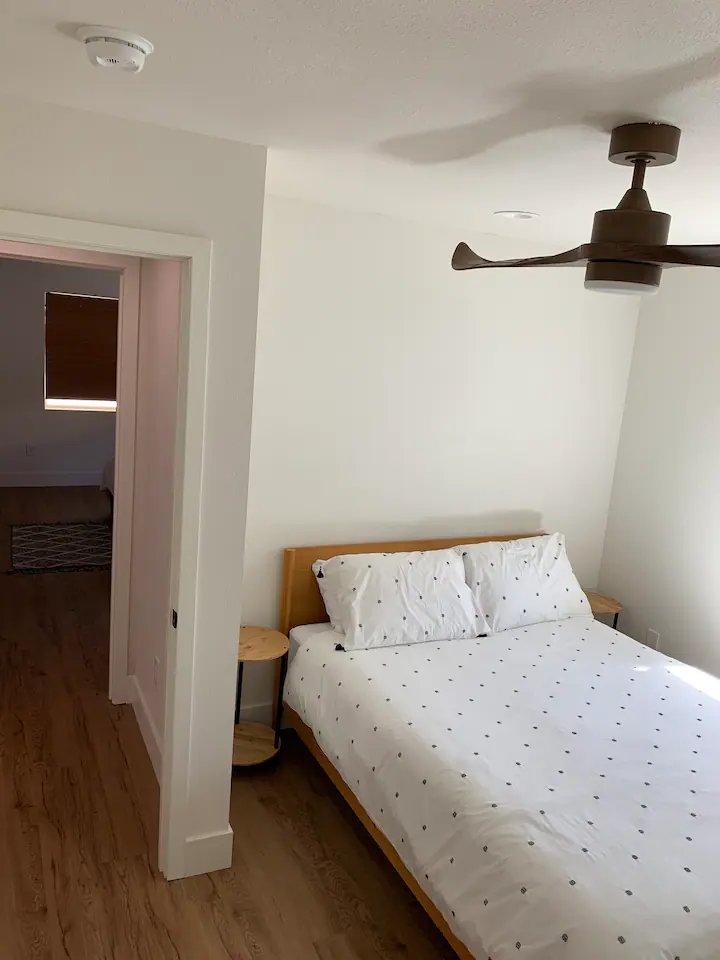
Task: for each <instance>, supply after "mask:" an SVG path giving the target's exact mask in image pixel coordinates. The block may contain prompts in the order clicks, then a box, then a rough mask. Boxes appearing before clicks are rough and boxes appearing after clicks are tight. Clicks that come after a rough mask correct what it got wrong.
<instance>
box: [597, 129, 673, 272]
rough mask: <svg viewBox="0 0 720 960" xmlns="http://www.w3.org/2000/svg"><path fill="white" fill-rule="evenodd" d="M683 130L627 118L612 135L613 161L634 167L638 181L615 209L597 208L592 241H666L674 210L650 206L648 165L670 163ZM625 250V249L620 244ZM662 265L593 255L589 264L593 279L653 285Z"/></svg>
mask: <svg viewBox="0 0 720 960" xmlns="http://www.w3.org/2000/svg"><path fill="white" fill-rule="evenodd" d="M679 143H680V131H679V130H678V128H677V127H672V126H670V125H669V124H663V123H655V124H651V123H626V124H624V125H623V126H620V127H616V128H615V129H614V130H613V133H612V137H611V138H610V149H609V151H608V158H609V159H610V160H611V161H612V163H619V164H622V165H624V166H632V167H634V168H635V169H634V175H633V185H632V187H631V188H630V189H629V190H627V191H626V193H625V196H624V197H623V198H622V200H621V201H620V203H619V204H618V205H617V207H616V208H615V209H614V210H598V211H597V213H596V214H595V218H594V220H593V229H592V236H591V243H613V244H618V245H619V246H620V248H622V244H624V243H629V244H630V243H631V244H641V245H645V246H653V247H657V246H664V245H665V244H666V243H667V241H668V235H669V233H670V216H669V215H668V214H667V213H660V212H659V211H656V210H653V209H652V207H651V206H650V201H649V199H648V195H647V193H646V192H645V190H644V189H643V187H642V184H643V180H644V176H645V170H646V169H647V167H650V166H665V164H668V163H673V162H674V161H675V159H676V157H677V152H678V145H679ZM620 253H622V250H621V249H620ZM661 276H662V267H661V266H660V265H659V264H657V263H637V262H635V263H633V262H630V261H626V260H622V259H617V260H591V261H590V262H589V263H588V265H587V268H586V270H585V279H586V280H590V281H610V282H612V281H620V282H624V283H637V284H643V285H645V286H650V287H658V286H659V285H660V277H661Z"/></svg>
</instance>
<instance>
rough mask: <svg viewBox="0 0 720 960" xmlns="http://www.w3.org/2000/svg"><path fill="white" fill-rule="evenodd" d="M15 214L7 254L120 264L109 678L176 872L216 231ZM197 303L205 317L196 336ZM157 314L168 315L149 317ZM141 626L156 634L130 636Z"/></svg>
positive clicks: (166, 860)
mask: <svg viewBox="0 0 720 960" xmlns="http://www.w3.org/2000/svg"><path fill="white" fill-rule="evenodd" d="M10 221H11V222H12V223H13V224H14V226H15V227H16V228H19V229H13V230H12V231H10V230H7V229H5V230H4V231H2V230H0V236H1V235H2V233H4V234H5V239H0V255H3V256H8V257H13V258H20V259H31V260H38V261H43V262H48V261H50V262H56V263H66V264H67V263H72V264H77V265H83V266H91V267H92V268H94V269H98V270H99V269H111V270H116V271H117V272H118V274H119V275H120V278H121V294H120V321H119V329H118V360H119V362H118V381H117V387H118V393H117V405H118V406H117V442H116V457H115V468H114V474H113V485H114V519H113V533H112V540H113V567H112V589H111V597H112V600H111V611H110V633H111V637H110V658H109V670H108V677H107V686H106V690H107V692H108V694H109V696H110V699H111V700H112V701H113V702H114V703H118V704H119V703H128V702H130V703H132V704H133V707H134V709H135V713H136V716H137V718H138V723H139V726H140V730H141V732H142V735H143V739H144V741H145V745H146V748H147V751H148V754H149V756H150V759H151V760H152V763H153V767H154V769H155V774H156V776H157V779H158V781H159V783H160V788H161V802H160V816H159V837H160V840H159V853H158V861H159V864H160V868H161V869H162V871H163V872H164V873H165V875H166V876H168V877H169V878H172V877H174V876H181V875H184V873H186V872H189V870H192V866H190V868H189V869H188V865H187V863H186V860H187V858H186V850H185V846H186V840H187V838H186V837H185V836H184V831H183V829H182V828H183V823H182V805H183V796H182V793H180V794H178V793H177V791H175V792H174V791H173V786H172V784H173V781H174V780H177V778H178V777H182V776H183V767H184V768H185V771H186V770H187V753H188V751H189V724H187V723H186V724H185V728H184V729H183V728H182V725H181V726H180V730H179V732H180V737H178V736H177V733H178V723H177V720H178V718H180V720H181V721H182V720H183V719H185V720H187V716H186V715H187V714H189V707H190V703H189V701H190V685H191V674H192V664H191V663H190V664H188V663H187V660H186V659H183V657H182V654H183V653H184V643H183V641H184V640H186V639H189V640H190V642H191V641H192V620H190V621H189V622H188V626H189V627H190V629H189V630H185V631H183V632H182V633H181V631H180V630H177V631H173V633H174V634H175V636H174V637H173V639H176V642H175V643H173V644H170V645H169V644H168V643H167V640H168V637H169V636H170V631H171V630H173V628H172V626H171V621H170V611H171V610H173V609H175V610H176V609H177V608H178V606H179V605H180V598H181V597H182V596H183V593H184V594H185V596H186V597H187V600H188V602H187V609H188V613H191V611H192V608H193V606H194V584H192V583H188V579H189V578H188V577H185V578H183V572H184V570H183V566H184V564H183V561H184V560H185V559H186V558H190V560H191V562H192V553H193V546H194V549H195V550H196V549H197V535H196V534H195V537H193V531H192V527H193V522H192V520H191V521H190V522H189V523H187V522H186V518H187V512H188V511H191V510H192V504H193V500H194V498H196V497H197V496H198V494H199V482H198V481H199V472H200V471H199V467H200V463H199V460H200V456H201V452H202V442H201V441H202V422H201V423H200V424H199V425H198V424H197V422H196V421H194V419H193V418H192V417H188V416H187V413H186V403H187V400H188V395H192V394H194V391H195V387H196V386H198V385H200V384H197V383H194V382H193V380H194V379H195V380H198V381H200V382H202V380H203V378H204V368H201V370H200V371H196V376H195V378H193V377H192V376H191V375H190V369H189V358H190V355H191V354H192V353H193V347H194V348H195V350H198V349H199V350H200V351H201V352H202V351H204V349H205V343H204V339H205V336H204V335H205V334H206V329H207V316H206V314H207V289H208V283H207V281H208V277H209V271H208V268H209V245H208V244H206V243H205V242H204V241H198V240H194V239H193V238H183V237H172V238H169V237H166V236H165V235H162V234H158V235H155V234H151V233H148V232H146V231H135V230H129V229H125V228H112V227H104V226H101V225H96V224H83V223H80V222H76V221H61V220H55V219H54V218H45V217H37V216H34V215H25V214H13V215H10V216H9V215H7V214H6V215H5V216H4V217H3V221H2V222H3V227H8V226H9V225H10ZM9 233H11V236H8V234H9ZM20 237H22V238H23V239H19V238H20ZM39 241H42V242H39ZM50 241H52V243H51V242H50ZM109 241H111V242H109ZM112 241H114V242H112ZM56 244H57V245H56ZM60 244H62V245H60ZM67 244H72V245H73V246H67ZM108 247H109V248H110V249H109V250H108ZM103 248H104V249H103ZM117 251H120V252H117ZM132 254H144V256H142V257H139V256H137V255H135V256H133V255H132ZM173 255H174V256H173ZM191 279H192V281H193V283H192V284H191V283H190V281H191ZM194 313H196V314H198V315H200V317H201V319H200V322H199V324H198V327H199V329H198V331H197V332H198V333H199V337H198V336H197V335H196V336H195V341H196V342H195V344H194V345H193V344H192V343H191V338H190V336H189V326H190V324H189V320H190V316H191V315H193V314H194ZM203 313H204V314H205V316H204V317H203V316H202V315H203ZM158 317H160V319H161V321H162V322H161V323H159V324H158V323H153V322H148V321H149V320H150V319H151V318H154V319H157V318H158ZM142 318H144V319H145V322H144V323H143V322H141V320H142ZM203 320H204V322H203ZM198 341H199V342H198ZM158 361H161V365H162V366H163V369H164V374H163V371H162V370H161V381H162V382H161V384H160V386H161V388H162V390H161V392H160V393H158V396H160V401H159V402H158V401H157V396H155V397H153V396H152V392H153V389H154V388H155V387H156V386H158V384H157V382H156V380H157V377H156V374H157V365H158ZM198 373H199V374H200V376H197V374H198ZM203 392H204V391H203ZM150 401H152V402H150ZM201 406H202V405H201ZM201 412H202V411H201ZM198 426H199V428H200V429H198ZM198 441H199V442H198ZM188 467H189V469H188ZM152 478H155V482H154V484H153V482H152ZM177 478H181V481H182V479H184V480H185V483H182V482H177ZM148 480H150V482H148ZM195 517H197V511H196V512H195ZM182 534H185V537H184V538H183V537H182V536H181V535H182ZM183 539H184V543H183ZM183 546H184V548H185V549H184V550H183V549H182V547H183ZM183 554H185V555H184V556H183ZM188 587H190V589H188ZM134 632H135V635H137V636H140V635H142V636H143V639H144V640H145V641H147V639H148V638H149V639H150V641H151V642H150V643H147V642H145V643H143V644H142V645H141V644H137V645H136V646H135V648H133V643H132V638H133V633H134ZM148 655H149V656H148Z"/></svg>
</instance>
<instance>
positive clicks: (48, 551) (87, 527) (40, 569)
mask: <svg viewBox="0 0 720 960" xmlns="http://www.w3.org/2000/svg"><path fill="white" fill-rule="evenodd" d="M11 551H12V553H11V556H12V570H11V572H12V573H50V572H54V573H74V572H76V571H81V570H109V569H110V567H111V565H112V528H111V527H110V526H108V524H106V523H29V524H21V525H17V526H13V528H12V544H11Z"/></svg>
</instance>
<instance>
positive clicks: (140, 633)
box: [128, 260, 181, 770]
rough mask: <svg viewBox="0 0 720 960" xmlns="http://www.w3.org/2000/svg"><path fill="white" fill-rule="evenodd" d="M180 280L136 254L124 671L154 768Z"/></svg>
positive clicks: (159, 746) (172, 269) (159, 745)
mask: <svg viewBox="0 0 720 960" xmlns="http://www.w3.org/2000/svg"><path fill="white" fill-rule="evenodd" d="M180 280H181V269H180V264H179V263H177V262H175V261H172V260H142V261H141V266H140V314H139V324H138V370H137V376H138V382H137V421H136V430H135V496H134V500H133V539H132V544H133V562H132V568H131V581H130V627H129V644H128V672H129V674H130V676H132V677H133V678H134V680H133V683H134V685H135V691H134V692H135V697H136V698H137V699H138V700H139V701H140V708H141V710H142V711H143V715H142V718H143V720H144V721H145V722H144V723H143V724H141V726H143V727H146V728H148V727H149V731H148V732H149V735H150V744H149V747H150V750H151V756H152V758H153V760H154V761H155V766H156V769H158V770H159V766H160V762H159V759H160V757H161V756H162V750H163V741H164V734H165V731H164V727H165V667H166V652H167V650H166V648H167V635H168V611H167V596H168V593H169V589H170V560H171V553H170V543H171V537H172V525H173V489H174V471H175V429H176V424H177V398H178V346H179V341H178V335H179V324H178V321H179V316H180Z"/></svg>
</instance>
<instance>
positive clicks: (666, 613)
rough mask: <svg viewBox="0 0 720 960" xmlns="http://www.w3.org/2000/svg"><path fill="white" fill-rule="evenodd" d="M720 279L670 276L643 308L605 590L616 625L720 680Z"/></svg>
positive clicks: (685, 272)
mask: <svg viewBox="0 0 720 960" xmlns="http://www.w3.org/2000/svg"><path fill="white" fill-rule="evenodd" d="M718 303H720V273H718V272H717V271H715V270H708V269H705V270H703V269H701V268H682V269H674V270H666V271H665V272H664V275H663V279H662V284H661V286H660V290H659V292H658V295H657V296H656V297H653V298H650V299H648V300H646V301H643V305H642V308H641V312H640V323H639V326H638V333H637V340H636V346H635V353H634V356H633V362H632V370H631V374H630V384H629V388H628V395H627V404H626V410H625V417H624V421H623V427H622V434H621V440H620V447H619V450H618V460H617V467H616V471H615V481H614V484H613V492H612V501H611V509H610V516H609V520H608V528H607V537H606V542H605V550H604V554H603V562H602V570H601V575H600V585H601V587H602V588H603V589H605V590H606V591H608V592H611V593H613V594H614V595H615V596H617V597H618V598H619V599H620V600H621V601H622V602H623V603H624V604H625V607H626V610H625V612H624V613H623V614H622V616H621V621H620V625H621V627H622V629H623V630H624V631H625V632H626V633H629V634H630V635H631V636H633V637H635V638H636V639H637V640H645V635H646V631H647V629H648V627H651V628H653V629H655V630H658V631H659V633H660V649H661V650H663V651H664V652H665V653H668V654H670V655H671V656H674V657H678V658H679V659H681V660H684V661H686V662H689V663H691V664H694V665H696V666H699V667H702V668H704V669H707V670H710V671H712V672H714V673H715V674H717V675H720V592H719V591H718V582H719V578H720V559H718V537H719V536H720V372H719V370H720V366H719V358H720V322H718Z"/></svg>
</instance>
